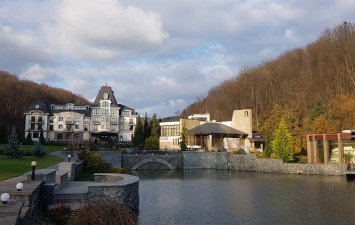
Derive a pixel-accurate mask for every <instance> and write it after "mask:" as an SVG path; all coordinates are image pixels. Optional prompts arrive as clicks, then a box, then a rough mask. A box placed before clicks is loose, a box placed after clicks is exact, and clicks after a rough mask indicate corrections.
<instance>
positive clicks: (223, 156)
mask: <svg viewBox="0 0 355 225" xmlns="http://www.w3.org/2000/svg"><path fill="white" fill-rule="evenodd" d="M161 160H165V161H167V162H169V163H170V164H171V165H173V168H170V169H232V170H237V171H251V172H266V173H297V174H320V175H345V172H346V171H347V168H346V165H345V164H335V163H334V164H332V163H330V164H303V163H283V162H282V160H281V159H269V158H267V159H259V158H257V157H256V156H254V155H241V154H240V155H239V154H230V153H227V152H189V151H187V152H181V154H173V155H123V156H122V166H123V167H124V168H126V169H132V168H133V169H135V168H134V166H135V165H136V166H137V165H138V166H139V167H140V168H141V169H152V170H154V169H161V168H165V169H169V168H167V167H166V166H165V165H163V164H162V163H161ZM145 162H149V163H145Z"/></svg>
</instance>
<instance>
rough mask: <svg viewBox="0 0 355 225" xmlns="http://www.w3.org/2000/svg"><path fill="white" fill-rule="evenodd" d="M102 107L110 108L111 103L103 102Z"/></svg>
mask: <svg viewBox="0 0 355 225" xmlns="http://www.w3.org/2000/svg"><path fill="white" fill-rule="evenodd" d="M101 107H110V102H109V101H102V102H101Z"/></svg>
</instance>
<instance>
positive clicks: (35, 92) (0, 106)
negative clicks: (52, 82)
mask: <svg viewBox="0 0 355 225" xmlns="http://www.w3.org/2000/svg"><path fill="white" fill-rule="evenodd" d="M34 100H42V101H44V102H48V103H53V104H62V103H68V102H72V103H75V104H84V105H85V104H90V103H89V102H88V101H87V100H86V99H85V98H83V97H82V96H80V95H77V94H74V93H72V92H70V91H67V90H64V89H61V88H53V87H49V86H47V85H45V84H37V83H34V82H32V81H28V80H20V79H19V78H18V77H17V76H14V75H11V74H9V73H7V72H3V71H0V136H1V137H0V138H1V139H4V138H5V139H6V137H7V133H8V131H10V129H11V127H12V126H13V125H15V126H16V128H17V129H18V130H21V131H22V130H23V127H24V111H25V110H26V108H27V107H28V106H29V104H30V103H31V102H32V101H34ZM3 141H4V140H0V142H3Z"/></svg>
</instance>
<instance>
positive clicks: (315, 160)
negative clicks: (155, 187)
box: [313, 134, 318, 163]
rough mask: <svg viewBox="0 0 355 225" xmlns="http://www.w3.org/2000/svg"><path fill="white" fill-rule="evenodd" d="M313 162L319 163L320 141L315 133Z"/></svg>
mask: <svg viewBox="0 0 355 225" xmlns="http://www.w3.org/2000/svg"><path fill="white" fill-rule="evenodd" d="M313 163H318V143H317V141H316V138H315V136H314V134H313Z"/></svg>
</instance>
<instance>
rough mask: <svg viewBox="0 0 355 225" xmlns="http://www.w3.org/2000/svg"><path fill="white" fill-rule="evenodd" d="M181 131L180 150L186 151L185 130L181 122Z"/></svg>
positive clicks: (183, 123)
mask: <svg viewBox="0 0 355 225" xmlns="http://www.w3.org/2000/svg"><path fill="white" fill-rule="evenodd" d="M181 125H182V129H181V140H180V143H179V144H180V150H181V151H186V150H187V128H186V125H185V121H183V122H182V124H181Z"/></svg>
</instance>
